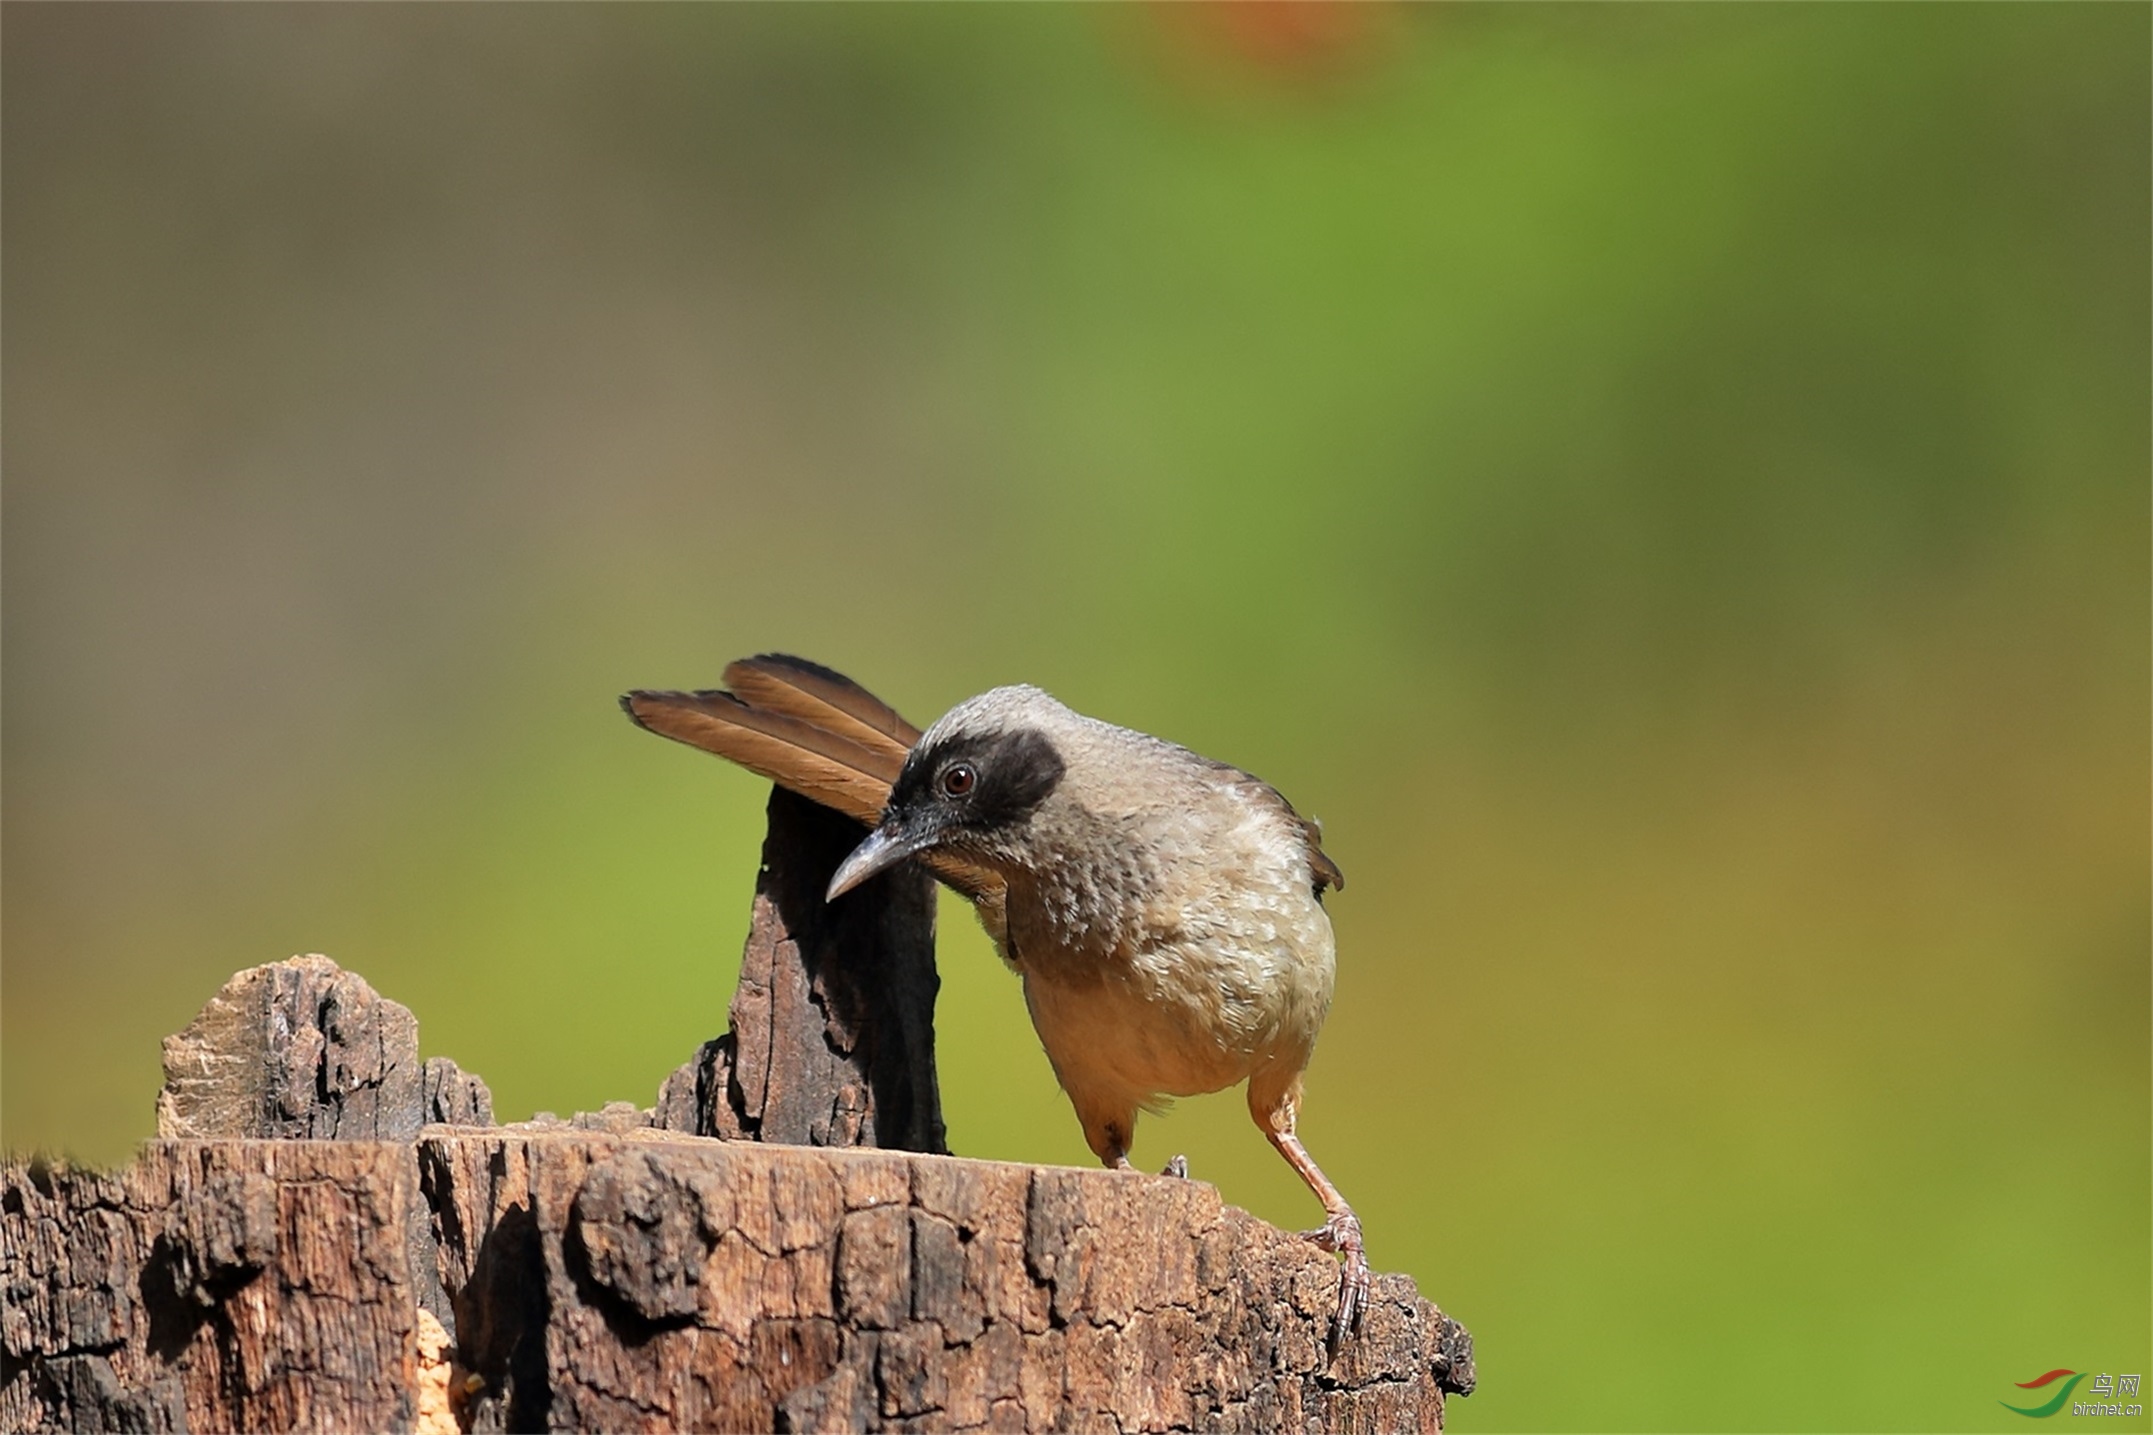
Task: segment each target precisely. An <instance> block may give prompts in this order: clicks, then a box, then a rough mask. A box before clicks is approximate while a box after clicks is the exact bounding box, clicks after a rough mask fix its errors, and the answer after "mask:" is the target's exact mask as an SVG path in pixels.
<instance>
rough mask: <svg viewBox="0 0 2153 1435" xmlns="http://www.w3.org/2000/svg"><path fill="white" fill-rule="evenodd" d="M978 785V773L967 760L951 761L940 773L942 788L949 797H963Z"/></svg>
mask: <svg viewBox="0 0 2153 1435" xmlns="http://www.w3.org/2000/svg"><path fill="white" fill-rule="evenodd" d="M978 785H979V774H978V773H977V772H974V771H973V770H972V764H970V763H969V762H953V763H951V764H950V765H949V767H948V769H947V770H945V771H944V772H943V774H942V790H943V791H944V792H946V793H948V794H949V795H950V796H951V797H963V796H964V795H965V794H967V793H969V792H970V791H971V790H972V789H973V788H974V787H976V786H978Z"/></svg>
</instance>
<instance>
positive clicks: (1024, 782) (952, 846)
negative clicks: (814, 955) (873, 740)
mask: <svg viewBox="0 0 2153 1435" xmlns="http://www.w3.org/2000/svg"><path fill="white" fill-rule="evenodd" d="M1074 716H1075V715H1074V714H1072V713H1070V712H1069V710H1068V709H1067V708H1065V707H1063V706H1062V705H1061V704H1060V703H1058V702H1056V701H1055V700H1054V699H1053V698H1051V697H1049V696H1048V695H1047V694H1045V693H1043V692H1041V691H1040V690H1039V689H1037V688H1033V687H1010V688H996V689H994V690H993V691H992V692H988V693H982V694H981V695H980V696H978V697H976V698H970V699H967V700H966V701H964V702H962V703H959V704H958V705H957V706H956V707H954V708H951V709H950V710H949V711H948V712H947V713H945V714H943V716H942V718H941V719H940V720H939V721H938V722H936V723H935V725H934V726H933V727H931V728H929V729H928V730H927V731H926V732H925V733H923V734H921V736H920V740H919V742H918V743H917V744H916V745H915V746H914V747H913V749H912V751H911V754H910V755H909V756H907V757H906V759H905V764H904V769H903V770H902V771H901V772H899V773H898V775H897V781H896V783H895V784H894V785H893V786H892V787H891V789H890V800H889V805H888V806H887V807H885V808H884V809H883V812H882V821H881V822H880V823H879V824H877V826H876V827H875V830H874V831H873V832H871V833H869V834H868V836H867V840H866V841H865V842H862V843H861V844H860V845H859V846H858V847H857V848H856V849H854V851H853V853H852V855H851V856H850V857H847V858H846V859H845V860H844V862H843V864H842V865H840V866H839V867H838V869H837V872H836V874H835V875H834V876H833V877H831V879H830V890H829V900H831V901H835V900H836V899H837V898H839V897H841V896H843V895H844V894H845V893H846V892H849V891H851V890H852V889H853V888H854V887H857V886H859V885H860V884H861V883H862V882H865V881H866V880H867V879H868V878H870V877H873V876H876V875H877V874H879V873H882V872H885V871H887V870H889V869H890V868H891V867H894V866H896V865H897V864H898V863H899V862H902V861H904V860H905V859H906V858H907V857H912V856H916V855H918V854H920V853H923V852H927V851H930V850H937V851H943V852H947V853H949V854H950V855H951V856H953V857H958V858H962V859H969V860H971V861H975V862H982V863H985V864H987V865H989V866H992V865H995V863H996V861H997V859H998V858H1001V857H1004V856H1006V854H1008V853H1010V852H1012V851H1013V850H1015V849H1017V848H1019V847H1021V845H1022V839H1023V835H1024V833H1025V831H1026V830H1027V829H1028V827H1029V826H1030V824H1031V823H1032V821H1033V818H1034V816H1035V814H1036V813H1037V812H1038V811H1039V808H1040V805H1041V804H1042V803H1044V802H1046V801H1047V799H1048V798H1049V797H1051V796H1052V795H1053V793H1054V790H1055V788H1057V787H1058V786H1060V784H1061V780H1062V776H1063V774H1064V773H1065V772H1066V771H1067V770H1068V768H1067V764H1066V763H1065V761H1064V759H1063V755H1062V751H1061V749H1060V748H1058V747H1057V746H1056V744H1055V740H1054V736H1053V730H1054V729H1056V728H1058V727H1061V726H1063V725H1064V723H1065V721H1066V720H1069V719H1073V718H1074Z"/></svg>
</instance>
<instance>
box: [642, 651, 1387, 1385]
mask: <svg viewBox="0 0 2153 1435" xmlns="http://www.w3.org/2000/svg"><path fill="white" fill-rule="evenodd" d="M725 682H726V685H727V686H728V687H729V688H730V689H731V691H729V692H727V691H707V692H632V693H629V694H628V695H627V696H626V697H624V698H622V699H621V706H622V707H623V708H624V709H626V711H627V713H628V715H629V716H630V717H631V718H633V719H634V720H635V721H636V723H637V724H638V725H640V726H642V727H645V728H648V729H650V730H651V731H652V732H655V733H659V734H661V735H663V736H665V737H670V738H673V739H676V740H677V741H680V742H684V743H687V744H689V745H691V746H693V747H698V748H701V749H703V750H704V751H706V752H712V753H716V754H718V755H719V756H721V757H726V758H730V759H731V760H732V761H734V762H736V763H739V764H740V765H741V766H743V767H745V768H747V769H749V770H750V771H752V772H756V773H759V774H761V775H762V776H764V777H766V778H769V779H770V780H771V781H773V782H776V783H778V784H779V785H781V786H783V787H787V788H790V789H791V790H793V791H795V792H797V793H800V794H801V795H803V796H805V797H808V798H811V799H813V800H815V801H817V802H820V803H822V804H823V805H825V806H827V807H831V808H835V809H836V810H837V811H840V812H843V813H846V814H848V815H850V816H851V817H853V818H855V819H857V820H858V821H860V822H862V823H864V824H866V825H867V826H868V827H870V828H871V829H872V831H870V832H869V833H868V835H867V839H866V840H865V841H863V842H862V843H861V844H860V845H859V847H858V849H857V850H855V851H854V852H853V853H852V855H851V856H850V857H848V858H846V859H845V861H844V863H843V864H842V865H841V866H839V868H838V869H837V872H836V874H835V876H834V877H833V878H832V879H831V882H830V889H829V898H830V900H832V901H834V900H836V899H837V898H838V897H839V896H841V895H843V894H844V893H845V892H847V891H850V890H851V889H852V888H854V887H856V886H858V885H859V884H860V883H861V882H864V881H866V880H867V879H868V878H870V877H872V876H874V875H875V874H877V873H879V872H882V871H884V870H886V869H888V868H890V867H892V866H894V865H896V864H897V863H899V862H904V861H907V860H911V861H917V862H920V863H922V864H923V865H925V866H926V867H927V869H928V870H929V871H931V872H933V873H934V875H935V876H936V877H938V878H940V879H941V880H942V881H944V882H946V883H948V884H949V885H950V886H951V887H954V888H955V889H956V890H958V891H959V892H962V893H963V894H964V895H965V896H966V897H969V898H970V899H971V900H972V903H973V906H974V907H975V908H976V909H977V910H978V912H979V917H980V921H981V923H982V924H983V925H984V926H985V927H986V929H987V932H988V935H989V936H991V937H992V938H993V939H994V944H995V947H996V948H997V949H998V950H999V951H1000V953H1001V955H1002V959H1003V960H1004V961H1006V962H1007V963H1008V964H1009V965H1010V966H1011V967H1013V968H1015V969H1016V971H1017V973H1018V975H1019V976H1020V977H1022V978H1023V982H1024V1003H1025V1006H1026V1007H1027V1008H1029V1010H1030V1012H1031V1017H1032V1025H1033V1026H1034V1027H1035V1028H1036V1029H1037V1030H1038V1032H1039V1040H1040V1043H1041V1045H1043V1046H1044V1047H1045V1048H1046V1053H1047V1059H1048V1061H1050V1062H1051V1063H1052V1064H1053V1067H1054V1075H1055V1077H1056V1079H1057V1080H1058V1081H1060V1083H1061V1087H1062V1090H1063V1091H1065V1092H1067V1093H1068V1095H1069V1100H1070V1102H1071V1104H1072V1105H1074V1106H1075V1107H1076V1114H1077V1119H1078V1120H1079V1121H1080V1122H1082V1123H1083V1127H1084V1139H1085V1141H1086V1142H1087V1143H1088V1144H1089V1145H1090V1146H1091V1149H1092V1150H1093V1152H1094V1153H1096V1154H1097V1155H1098V1157H1099V1159H1100V1160H1101V1161H1103V1162H1105V1163H1106V1164H1107V1165H1108V1166H1110V1167H1114V1168H1117V1169H1122V1170H1127V1169H1129V1145H1130V1141H1131V1139H1132V1138H1133V1136H1134V1135H1135V1131H1136V1117H1137V1112H1138V1111H1139V1110H1142V1109H1145V1108H1152V1109H1156V1108H1157V1106H1158V1104H1159V1103H1160V1102H1161V1101H1162V1100H1163V1099H1165V1098H1168V1097H1174V1096H1194V1095H1198V1094H1200V1093H1203V1092H1210V1091H1222V1090H1224V1089H1225V1088H1227V1087H1229V1086H1233V1085H1235V1084H1236V1083H1239V1082H1242V1081H1246V1082H1247V1083H1248V1109H1249V1114H1250V1115H1251V1116H1253V1117H1254V1118H1255V1121H1256V1124H1257V1126H1258V1127H1260V1128H1261V1129H1262V1131H1263V1134H1264V1135H1265V1136H1266V1137H1268V1138H1269V1139H1270V1142H1271V1144H1272V1145H1273V1146H1276V1147H1277V1148H1278V1151H1279V1154H1280V1155H1282V1156H1284V1157H1285V1158H1286V1160H1287V1162H1288V1163H1289V1164H1290V1165H1292V1167H1293V1169H1294V1170H1295V1171H1296V1172H1297V1173H1299V1175H1300V1177H1301V1179H1302V1180H1303V1181H1306V1182H1307V1183H1308V1185H1309V1188H1310V1189H1311V1190H1313V1191H1314V1192H1315V1193H1316V1196H1317V1198H1318V1199H1320V1200H1321V1201H1322V1202H1323V1210H1324V1215H1325V1221H1324V1223H1323V1225H1322V1226H1320V1227H1318V1228H1317V1229H1315V1230H1313V1231H1309V1232H1306V1233H1305V1235H1306V1236H1307V1238H1308V1239H1309V1240H1311V1241H1314V1242H1315V1243H1316V1244H1317V1245H1319V1246H1321V1247H1322V1248H1323V1249H1325V1250H1328V1251H1334V1252H1336V1253H1337V1254H1338V1255H1340V1256H1341V1257H1342V1258H1343V1269H1342V1272H1341V1276H1340V1283H1339V1292H1338V1310H1337V1314H1336V1317H1335V1318H1334V1320H1333V1322H1332V1326H1331V1338H1332V1343H1333V1345H1334V1346H1335V1345H1337V1344H1338V1343H1339V1342H1340V1341H1341V1340H1343V1338H1344V1336H1345V1335H1346V1333H1347V1332H1348V1331H1350V1330H1351V1329H1353V1327H1354V1326H1356V1325H1357V1324H1358V1323H1359V1319H1360V1316H1361V1312H1362V1311H1363V1309H1364V1308H1365V1307H1366V1304H1367V1300H1368V1282H1369V1275H1368V1258H1367V1255H1366V1252H1365V1251H1364V1249H1363V1246H1362V1242H1361V1226H1360V1221H1359V1219H1358V1218H1356V1217H1355V1216H1354V1214H1353V1210H1352V1208H1351V1207H1350V1206H1348V1205H1347V1204H1346V1200H1345V1197H1343V1196H1342V1195H1340V1194H1339V1192H1338V1188H1337V1187H1336V1186H1334V1185H1332V1184H1331V1182H1330V1180H1329V1178H1328V1177H1326V1176H1325V1175H1324V1174H1323V1172H1322V1170H1321V1169H1320V1168H1318V1167H1317V1165H1316V1163H1315V1161H1314V1159H1313V1158H1311V1157H1310V1156H1309V1154H1308V1151H1307V1149H1306V1148H1305V1147H1303V1146H1302V1145H1301V1141H1300V1138H1299V1137H1298V1136H1296V1135H1295V1134H1294V1124H1295V1118H1296V1116H1297V1114H1298V1111H1299V1107H1300V1101H1301V1074H1302V1072H1303V1071H1304V1070H1306V1069H1307V1066H1308V1060H1309V1056H1310V1054H1311V1053H1312V1052H1313V1051H1314V1049H1315V1044H1316V1033H1317V1032H1318V1031H1319V1030H1321V1029H1322V1026H1323V1018H1324V1015H1325V1014H1326V1012H1327V1011H1328V1010H1329V1008H1330V1004H1331V986H1332V980H1333V976H1334V972H1335V957H1334V948H1333V942H1332V936H1331V922H1330V918H1329V917H1328V916H1327V915H1326V914H1325V913H1324V910H1323V900H1322V899H1323V891H1324V889H1325V888H1326V887H1338V888H1343V887H1344V886H1345V878H1344V876H1343V875H1342V874H1341V873H1340V872H1339V870H1338V866H1337V864H1336V863H1334V862H1332V861H1331V859H1330V858H1329V857H1327V856H1325V855H1324V852H1323V848H1322V846H1321V845H1320V838H1321V834H1320V832H1319V831H1318V829H1317V826H1316V824H1315V823H1313V822H1311V821H1309V820H1308V819H1306V818H1304V817H1302V816H1301V815H1300V814H1299V813H1297V812H1295V811H1294V810H1293V806H1292V804H1290V803H1288V802H1287V801H1286V799H1285V798H1284V797H1282V796H1280V795H1279V793H1278V792H1277V790H1276V789H1274V788H1272V787H1271V786H1270V785H1269V784H1267V783H1264V782H1261V781H1259V780H1258V779H1256V778H1254V777H1252V776H1250V775H1249V774H1248V773H1246V772H1243V771H1242V770H1241V769H1239V768H1237V767H1231V766H1228V765H1227V764H1226V763H1223V762H1215V761H1213V760H1212V759H1210V758H1207V757H1200V756H1198V755H1197V754H1196V753H1193V752H1191V751H1189V750H1188V749H1187V748H1185V747H1180V746H1177V745H1176V744H1174V743H1170V742H1166V741H1163V740H1161V739H1159V738H1155V737H1149V736H1146V735H1145V734H1143V733H1140V732H1133V731H1131V730H1129V729H1128V728H1123V727H1116V726H1114V725H1113V724H1111V723H1105V722H1100V721H1099V720H1098V719H1096V718H1088V717H1085V716H1083V715H1082V714H1081V713H1076V712H1072V711H1071V710H1070V709H1068V708H1067V707H1064V706H1063V705H1062V704H1061V703H1059V702H1057V701H1055V700H1054V699H1053V698H1052V697H1050V696H1048V695H1047V694H1046V693H1044V692H1041V691H1040V690H1039V689H1038V688H1034V687H1021V686H1020V687H1006V688H996V689H994V690H993V691H991V692H987V693H982V694H980V695H979V696H978V697H976V698H969V699H967V700H965V701H964V702H961V703H959V704H957V706H955V707H953V708H951V709H950V710H949V711H948V712H947V713H944V714H943V715H942V717H941V718H940V719H939V720H938V721H936V723H935V724H934V725H933V726H932V727H930V728H928V729H927V730H926V732H924V733H922V732H921V731H920V730H919V729H918V728H915V727H914V726H912V724H910V723H908V722H906V721H905V720H904V719H903V718H902V717H900V716H898V714H897V713H896V711H895V710H893V709H892V708H891V707H890V706H889V705H888V704H887V703H884V702H882V701H881V700H880V699H878V698H876V697H875V696H874V695H873V694H872V693H870V692H868V691H867V690H866V689H865V688H863V687H861V686H860V685H859V684H857V683H855V682H853V681H851V680H850V679H849V678H846V677H843V676H841V675H840V674H838V673H834V672H832V671H830V670H829V669H828V668H824V667H821V666H819V665H817V664H814V663H810V662H807V661H805V660H803V659H800V658H792V657H786V656H783V655H779V654H768V655H765V656H762V657H757V658H746V659H742V660H741V661H739V662H736V663H732V664H729V665H728V666H727V667H726V669H725Z"/></svg>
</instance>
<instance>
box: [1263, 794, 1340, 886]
mask: <svg viewBox="0 0 2153 1435" xmlns="http://www.w3.org/2000/svg"><path fill="white" fill-rule="evenodd" d="M1279 800H1280V801H1282V802H1283V801H1284V800H1285V799H1284V798H1281V799H1279ZM1294 817H1295V818H1296V819H1297V820H1298V821H1299V822H1300V824H1301V835H1302V836H1303V838H1305V839H1306V840H1307V842H1308V866H1309V870H1311V871H1312V872H1314V873H1315V874H1316V892H1317V895H1319V896H1320V895H1322V892H1323V889H1324V888H1325V887H1335V888H1337V889H1338V890H1339V891H1341V892H1343V891H1345V890H1346V874H1345V873H1343V872H1341V871H1339V870H1338V864H1337V863H1336V862H1333V861H1332V860H1331V857H1330V854H1329V853H1327V852H1325V851H1324V850H1323V824H1322V823H1320V822H1318V821H1317V820H1316V819H1315V818H1313V817H1302V816H1301V815H1300V814H1299V813H1295V814H1294Z"/></svg>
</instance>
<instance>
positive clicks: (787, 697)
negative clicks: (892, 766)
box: [725, 653, 920, 763]
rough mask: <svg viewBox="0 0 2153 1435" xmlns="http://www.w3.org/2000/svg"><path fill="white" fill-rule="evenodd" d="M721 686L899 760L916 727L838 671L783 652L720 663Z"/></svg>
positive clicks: (916, 737) (916, 732)
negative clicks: (886, 752)
mask: <svg viewBox="0 0 2153 1435" xmlns="http://www.w3.org/2000/svg"><path fill="white" fill-rule="evenodd" d="M725 685H726V686H727V687H729V688H731V689H732V690H733V691H734V692H736V693H738V694H739V695H740V696H741V697H742V698H743V699H744V700H746V701H747V702H749V703H751V704H753V705H754V706H755V707H758V708H762V709H764V710H765V711H767V712H780V713H785V714H787V715H788V716H791V717H796V718H802V719H805V720H806V721H808V722H811V723H813V724H814V725H815V726H817V727H819V728H824V729H826V730H828V731H830V732H834V733H839V734H842V735H843V736H845V737H849V738H852V739H853V740H854V741H856V742H859V743H862V744H864V745H865V746H867V747H869V748H881V749H887V750H888V751H889V752H891V753H893V754H895V756H896V758H897V760H898V761H899V762H900V763H902V762H903V761H904V756H905V754H906V753H907V752H910V751H911V750H912V745H913V744H914V743H916V742H918V741H919V740H920V730H919V729H918V728H916V727H914V726H912V724H910V723H908V722H906V721H905V720H904V719H903V718H902V717H900V716H899V715H898V713H897V710H896V709H895V708H893V707H891V706H890V705H889V704H888V703H886V702H884V701H882V699H880V698H878V697H876V696H875V695H874V694H873V693H871V692H869V691H868V690H867V689H865V688H863V687H861V686H860V685H859V684H858V683H856V682H854V681H853V680H852V679H850V678H848V677H846V676H845V675H844V674H843V673H836V672H832V671H831V670H830V669H828V668H826V667H824V666H822V665H821V664H820V663H811V662H809V661H808V660H807V659H805V658H795V657H793V656H791V655H790V654H787V653H764V654H762V655H761V656H759V657H753V658H742V659H740V660H739V661H738V662H733V663H727V664H726V665H725Z"/></svg>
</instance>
